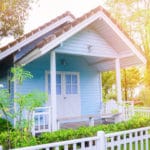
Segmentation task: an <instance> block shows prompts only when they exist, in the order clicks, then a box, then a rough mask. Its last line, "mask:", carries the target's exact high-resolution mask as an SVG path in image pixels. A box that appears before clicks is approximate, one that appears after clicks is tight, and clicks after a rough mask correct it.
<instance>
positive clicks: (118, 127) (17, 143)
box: [0, 116, 150, 149]
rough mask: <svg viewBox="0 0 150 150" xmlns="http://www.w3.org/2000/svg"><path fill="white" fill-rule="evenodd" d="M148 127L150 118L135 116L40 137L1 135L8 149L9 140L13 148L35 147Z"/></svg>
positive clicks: (14, 132) (0, 143) (4, 133)
mask: <svg viewBox="0 0 150 150" xmlns="http://www.w3.org/2000/svg"><path fill="white" fill-rule="evenodd" d="M146 126H150V118H145V117H139V116H135V117H133V118H132V119H130V120H128V121H123V122H120V123H116V124H107V125H106V124H101V125H97V126H94V127H80V128H78V129H76V130H73V129H63V130H59V131H55V132H51V133H50V132H48V133H43V134H41V135H40V136H38V137H33V136H32V135H31V134H29V133H27V132H23V134H22V135H21V136H20V132H19V131H10V134H9V133H8V132H3V133H1V134H0V145H3V147H4V148H5V149H8V142H9V140H8V139H10V147H11V148H17V147H25V146H33V145H37V144H46V143H52V142H59V141H65V140H72V139H79V138H84V137H91V136H95V135H96V134H97V132H98V131H104V132H105V133H111V132H117V131H123V130H130V129H135V128H140V127H146Z"/></svg>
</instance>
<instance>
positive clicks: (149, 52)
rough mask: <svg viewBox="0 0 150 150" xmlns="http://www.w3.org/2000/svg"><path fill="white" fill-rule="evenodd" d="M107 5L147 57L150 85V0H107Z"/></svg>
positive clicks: (148, 83) (146, 73)
mask: <svg viewBox="0 0 150 150" xmlns="http://www.w3.org/2000/svg"><path fill="white" fill-rule="evenodd" d="M105 1H106V5H107V6H106V7H107V8H109V11H110V13H111V15H112V16H113V18H115V19H116V20H117V22H118V23H119V25H120V26H121V28H122V29H124V30H125V31H126V33H127V34H128V36H129V37H130V38H131V39H132V40H133V41H135V43H137V45H138V46H139V47H140V48H141V50H142V53H144V56H145V57H146V60H147V64H146V72H145V78H144V81H145V85H146V86H148V87H150V78H149V74H150V42H149V41H150V19H149V18H150V1H149V0H131V1H130V0H105Z"/></svg>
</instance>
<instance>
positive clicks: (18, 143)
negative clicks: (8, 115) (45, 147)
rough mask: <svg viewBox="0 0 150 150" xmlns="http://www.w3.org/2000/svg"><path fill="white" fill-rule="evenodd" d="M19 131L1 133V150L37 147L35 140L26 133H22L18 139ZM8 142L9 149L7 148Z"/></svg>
mask: <svg viewBox="0 0 150 150" xmlns="http://www.w3.org/2000/svg"><path fill="white" fill-rule="evenodd" d="M19 132H20V131H10V132H9V133H8V132H3V133H1V134H0V145H2V146H3V149H4V150H5V149H6V150H7V149H9V148H18V147H25V146H32V145H37V142H36V138H35V137H33V136H32V135H31V134H29V133H27V132H23V134H22V136H21V137H20V133H19ZM9 142H10V147H9Z"/></svg>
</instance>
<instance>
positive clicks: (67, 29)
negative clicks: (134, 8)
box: [0, 6, 146, 63]
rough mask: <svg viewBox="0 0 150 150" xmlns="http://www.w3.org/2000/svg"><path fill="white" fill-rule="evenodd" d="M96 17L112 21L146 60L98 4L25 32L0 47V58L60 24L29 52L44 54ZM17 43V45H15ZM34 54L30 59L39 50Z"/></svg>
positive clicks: (117, 27) (134, 48)
mask: <svg viewBox="0 0 150 150" xmlns="http://www.w3.org/2000/svg"><path fill="white" fill-rule="evenodd" d="M65 17H69V19H68V20H67V19H66V20H65V21H64V22H63V23H61V24H60V21H61V19H64V18H65ZM98 18H99V19H101V18H102V19H106V21H111V22H110V23H112V25H113V26H114V30H115V29H117V30H118V31H119V35H118V36H122V35H123V38H125V42H129V46H130V48H131V50H133V52H134V53H135V55H137V57H140V59H141V61H143V62H144V63H145V62H146V60H145V58H144V56H143V55H142V54H141V52H139V51H138V50H140V48H139V47H137V46H136V44H135V43H134V42H133V40H132V39H130V37H129V36H128V34H127V33H126V32H124V30H123V29H122V28H121V27H120V26H119V25H118V24H117V22H116V21H115V20H114V19H113V18H112V17H111V16H110V14H109V13H108V12H107V11H106V10H105V9H104V8H103V7H101V6H98V7H97V8H95V9H93V10H91V11H90V12H88V13H86V14H84V15H83V16H81V17H79V18H77V19H75V17H74V16H73V15H72V14H70V13H69V12H67V13H64V14H63V15H61V16H59V17H57V18H55V19H53V20H52V21H50V22H48V23H46V24H44V25H43V26H41V27H39V28H37V29H35V30H33V31H31V32H29V33H27V34H25V35H24V36H23V37H21V38H19V39H17V40H16V41H14V42H12V43H10V44H8V45H6V46H5V47H2V48H1V49H0V51H1V53H0V60H1V59H3V58H5V57H7V56H8V55H10V54H12V53H14V52H16V51H17V50H19V49H20V48H21V47H22V46H23V44H20V45H19V43H21V42H22V43H24V45H25V44H27V42H24V41H28V38H31V37H32V36H34V37H35V38H34V39H36V38H38V37H37V36H36V34H37V33H39V32H41V31H42V30H47V28H49V27H50V26H52V25H54V24H56V23H58V24H59V25H61V27H60V28H59V26H58V25H57V26H55V28H56V27H57V30H55V31H54V32H52V33H51V34H49V35H47V36H45V37H44V38H43V39H42V40H41V41H39V42H38V43H37V44H36V45H35V46H34V48H33V49H32V50H31V51H30V52H32V51H34V50H35V49H40V53H42V54H44V53H46V52H47V51H49V50H50V49H53V48H54V47H56V46H57V45H59V44H61V43H62V42H63V41H65V40H66V39H68V38H69V37H71V36H72V35H74V34H75V33H77V32H78V31H80V30H81V29H83V28H85V27H86V26H88V25H89V24H91V23H92V22H94V21H95V20H97V19H98ZM55 28H52V29H51V31H52V30H54V29H55ZM49 30H50V29H49ZM120 34H121V35H120ZM32 41H33V40H29V42H28V43H30V42H32ZM17 44H18V46H16V45H17ZM26 55H27V54H26ZM34 55H35V56H33V58H31V59H32V60H33V59H35V58H37V57H39V56H40V55H41V54H39V52H38V54H37V53H34ZM23 57H24V56H23Z"/></svg>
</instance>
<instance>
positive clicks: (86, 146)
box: [13, 127, 150, 150]
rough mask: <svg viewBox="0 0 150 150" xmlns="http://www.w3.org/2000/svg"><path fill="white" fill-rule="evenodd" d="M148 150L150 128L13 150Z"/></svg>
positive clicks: (98, 134)
mask: <svg viewBox="0 0 150 150" xmlns="http://www.w3.org/2000/svg"><path fill="white" fill-rule="evenodd" d="M40 149H42V150H149V149H150V127H145V128H138V129H133V130H127V131H121V132H115V133H109V134H105V133H104V132H103V131H99V132H98V133H97V136H95V137H89V138H82V139H75V140H69V141H63V142H57V143H50V144H43V145H37V146H31V147H24V148H18V149H13V150H40Z"/></svg>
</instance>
